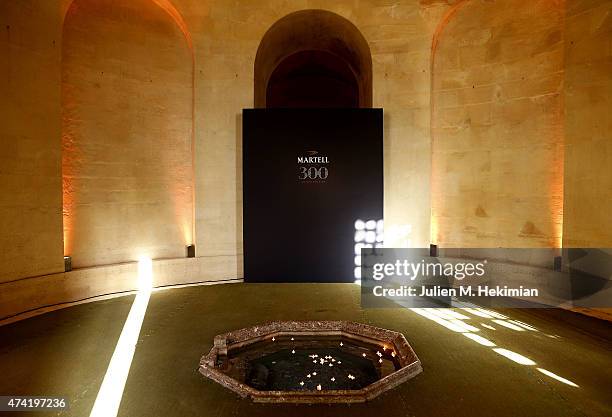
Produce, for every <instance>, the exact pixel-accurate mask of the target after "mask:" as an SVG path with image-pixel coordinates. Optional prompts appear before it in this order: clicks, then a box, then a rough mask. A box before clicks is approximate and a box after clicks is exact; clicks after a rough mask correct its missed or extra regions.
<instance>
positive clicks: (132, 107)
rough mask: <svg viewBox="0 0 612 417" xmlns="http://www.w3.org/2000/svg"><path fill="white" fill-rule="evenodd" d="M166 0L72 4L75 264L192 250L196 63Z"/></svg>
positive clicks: (67, 188)
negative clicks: (188, 248)
mask: <svg viewBox="0 0 612 417" xmlns="http://www.w3.org/2000/svg"><path fill="white" fill-rule="evenodd" d="M167 6H168V2H167V1H161V0H131V1H129V2H116V1H111V0H74V1H73V2H72V3H71V5H70V7H69V9H68V11H67V13H66V17H65V19H64V27H63V41H62V178H63V214H64V251H65V254H66V255H70V256H72V262H73V266H75V267H86V266H92V265H103V264H114V263H120V262H126V261H133V260H137V259H138V258H139V257H140V256H147V257H150V258H175V257H182V256H184V253H185V245H186V244H189V243H192V240H193V236H192V234H193V233H192V229H193V224H192V212H193V174H192V170H193V165H192V134H193V133H192V126H193V56H192V52H191V41H190V39H189V37H188V36H186V34H185V30H186V28H185V27H184V25H181V24H180V22H177V20H176V16H173V14H172V13H170V12H169V11H168V7H167Z"/></svg>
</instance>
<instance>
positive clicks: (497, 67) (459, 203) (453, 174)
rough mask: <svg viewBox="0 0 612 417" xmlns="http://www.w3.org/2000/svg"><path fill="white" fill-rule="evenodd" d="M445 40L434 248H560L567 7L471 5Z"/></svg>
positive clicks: (437, 60)
mask: <svg viewBox="0 0 612 417" xmlns="http://www.w3.org/2000/svg"><path fill="white" fill-rule="evenodd" d="M438 36H439V38H438V39H437V47H436V48H435V50H434V56H433V59H434V61H433V68H434V70H433V81H432V82H433V90H434V93H433V97H432V98H433V101H432V130H433V136H432V148H433V157H432V161H433V162H432V163H433V168H432V223H433V224H432V234H433V236H432V239H433V240H434V241H435V242H436V243H437V244H439V245H440V246H442V247H483V248H486V247H498V246H504V247H525V248H527V247H538V246H542V247H559V246H560V244H561V232H562V230H561V229H562V221H563V219H562V216H563V159H562V158H563V152H562V151H563V117H562V109H563V107H562V106H563V2H560V1H557V0H536V1H533V0H497V1H485V0H470V1H466V2H464V3H463V4H461V5H460V6H459V8H458V9H457V10H456V12H455V14H454V15H453V16H452V18H451V19H450V20H449V21H448V23H447V24H446V25H445V26H443V27H441V29H440V33H439V35H438ZM593 175H595V173H593Z"/></svg>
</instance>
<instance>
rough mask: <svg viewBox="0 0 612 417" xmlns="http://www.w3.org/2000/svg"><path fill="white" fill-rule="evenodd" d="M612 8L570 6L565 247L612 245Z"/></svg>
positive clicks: (600, 2) (598, 3) (591, 1)
mask: <svg viewBox="0 0 612 417" xmlns="http://www.w3.org/2000/svg"><path fill="white" fill-rule="evenodd" d="M611 114H612V2H611V1H609V0H608V1H606V0H588V1H587V0H573V1H568V2H567V16H566V18H565V205H564V206H565V210H564V219H563V245H564V246H565V247H610V246H611V245H612V216H611V215H610V213H611V212H612V116H611Z"/></svg>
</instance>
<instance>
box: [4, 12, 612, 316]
mask: <svg viewBox="0 0 612 417" xmlns="http://www.w3.org/2000/svg"><path fill="white" fill-rule="evenodd" d="M109 5H112V7H107V6H109ZM309 8H310V9H316V8H320V9H326V10H329V11H331V12H333V13H337V14H338V15H340V16H342V17H344V18H346V19H348V20H349V21H351V22H352V23H353V24H354V25H355V26H356V27H357V29H359V31H360V32H361V33H362V34H363V36H364V38H365V39H366V41H367V42H368V46H369V49H370V51H371V53H372V73H373V107H383V108H384V109H385V149H384V152H385V168H384V169H385V172H384V175H385V222H386V231H385V232H386V239H387V242H388V243H389V244H391V245H394V246H398V247H401V246H413V247H418V246H426V245H428V244H429V243H430V242H432V241H433V242H435V243H438V244H440V245H442V246H480V247H492V246H493V247H494V246H518V247H537V246H549V245H554V246H558V245H559V244H560V240H561V236H562V235H561V233H562V232H563V234H564V235H563V236H564V242H565V244H566V245H570V246H572V245H578V246H579V245H585V246H586V245H592V246H609V245H610V243H611V242H612V239H611V235H610V233H611V232H610V230H612V229H611V228H610V223H609V222H610V220H609V216H607V215H606V214H607V213H609V212H610V203H611V201H610V193H609V190H610V188H611V187H610V185H611V181H612V179H611V178H612V173H611V171H610V169H609V165H610V163H609V161H610V143H611V141H610V118H609V116H608V113H609V110H610V106H611V103H610V96H611V95H610V85H611V83H610V73H611V72H612V71H610V48H609V42H610V12H609V10H610V1H609V0H608V1H604V0H588V1H587V0H567V1H566V2H565V3H564V2H562V1H560V0H558V1H557V0H535V1H527V0H495V1H484V0H458V1H455V0H421V1H415V0H402V1H396V2H387V1H381V0H360V1H354V0H337V1H333V2H330V1H327V0H325V1H323V0H295V1H290V2H288V1H285V0H270V1H265V2H264V1H250V0H211V1H194V0H172V1H170V0H134V1H130V2H117V1H111V0H76V3H73V2H72V0H20V1H19V2H15V1H2V2H0V19H1V23H2V24H3V26H2V30H3V31H5V35H4V36H2V38H1V39H0V48H1V49H0V54H1V55H2V58H4V57H7V59H2V63H1V64H0V71H1V73H0V75H1V78H0V87H2V91H3V92H5V91H6V92H7V94H3V95H2V98H0V110H1V111H0V114H1V115H2V116H1V117H2V123H1V124H0V135H1V137H2V152H0V158H1V162H2V164H1V165H0V187H1V188H0V191H1V193H0V194H1V196H0V219H1V220H0V225H1V228H2V229H1V230H2V234H1V236H0V253H1V255H0V282H1V281H13V282H11V283H8V284H6V283H5V284H0V296H1V297H0V299H1V300H8V299H10V304H7V305H9V306H10V308H8V310H10V311H12V312H18V311H20V308H21V307H23V308H22V309H21V311H23V310H24V309H30V308H34V307H35V304H36V302H40V303H43V302H44V303H49V302H61V300H62V299H66V301H74V300H78V299H81V298H85V297H88V296H92V294H94V295H95V294H97V293H99V294H104V293H112V292H116V291H126V290H128V289H130V288H132V289H134V288H135V287H134V285H135V283H134V282H132V281H130V280H129V279H126V276H127V275H125V274H123V273H121V274H119V275H120V276H121V277H122V278H115V272H113V271H115V269H113V268H115V266H112V265H114V264H116V263H118V262H125V261H135V260H136V259H138V257H139V256H141V255H148V256H151V257H154V258H159V257H164V258H165V257H170V258H180V257H183V256H184V245H185V244H187V243H191V242H195V243H196V246H197V256H198V258H197V259H196V260H195V261H193V260H192V261H189V260H185V259H180V261H179V260H177V261H176V262H177V265H179V266H178V267H177V268H176V269H172V273H167V274H165V275H164V277H165V278H164V280H165V281H164V282H171V281H175V282H190V281H192V280H195V281H197V280H199V279H198V277H197V276H199V275H201V276H202V277H203V278H202V279H232V278H240V277H242V263H241V259H242V200H241V198H242V197H241V196H242V184H241V175H242V174H241V136H242V132H241V118H240V114H241V110H242V109H243V108H245V107H246V108H249V107H253V82H254V79H253V77H254V68H253V65H254V60H255V55H256V53H257V49H258V47H259V44H260V41H261V39H262V37H263V36H264V34H265V33H266V31H267V30H268V29H269V28H270V27H271V26H272V25H273V24H274V23H275V22H277V21H278V20H279V19H281V18H282V17H284V16H286V15H288V14H290V13H292V12H295V11H298V10H303V9H309ZM566 11H567V15H565V13H566ZM62 31H64V38H63V39H62ZM572 42H574V43H572ZM432 45H433V48H432ZM62 50H63V51H64V52H63V53H62ZM564 60H565V61H564ZM62 77H63V83H62ZM564 77H565V87H564ZM62 87H63V88H62ZM432 89H433V94H431V92H432ZM564 93H565V94H564ZM62 96H63V99H62ZM564 100H565V117H564V113H563V109H564ZM62 106H63V109H62ZM62 110H63V112H62ZM62 116H63V121H62ZM430 127H431V128H430ZM564 136H565V138H566V141H567V149H566V150H565V163H564V162H563V161H564V160H563V156H564V153H563V139H564ZM192 137H193V140H194V141H193V143H190V141H191V138H192ZM62 141H63V144H64V148H63V149H62ZM191 146H193V148H194V152H193V153H192V151H191ZM62 151H63V152H62ZM62 153H63V154H64V161H63V166H64V191H65V194H64V196H65V197H66V198H65V199H64V203H66V204H64V213H63V214H64V219H63V220H62ZM192 158H193V160H194V165H193V168H194V169H195V176H194V177H192V176H191V175H192V171H191V167H192V165H191V161H192ZM432 163H433V166H432ZM564 169H565V174H564V172H563V170H564ZM564 177H565V194H564V186H563V178H564ZM193 183H195V187H194V189H191V187H192V184H193ZM430 191H431V193H430ZM194 194H195V200H194V199H193V197H194ZM364 197H365V198H367V196H364ZM563 197H565V198H563ZM563 200H564V201H563ZM194 201H195V202H194ZM563 205H565V219H563V208H564V207H563ZM192 216H193V217H192ZM192 219H194V220H193V224H192ZM430 220H431V222H430ZM562 222H563V223H562ZM62 225H63V227H64V231H65V232H66V235H65V238H64V236H63V234H62ZM562 226H563V227H562ZM562 228H563V230H561V229H562ZM193 230H195V232H193ZM63 246H65V249H66V253H67V254H70V255H72V256H73V260H74V264H75V266H77V267H84V266H91V265H109V264H111V265H110V266H104V267H103V268H104V270H105V271H107V272H108V273H100V269H99V268H88V269H83V270H81V271H75V272H78V273H74V274H64V273H61V271H62V269H63V265H62V254H63V253H62V247H63ZM185 265H199V266H198V268H196V269H189V267H187V266H185ZM211 265H212V266H211ZM194 271H195V272H194ZM122 274H123V275H122ZM173 274H174V275H173ZM35 276H42V277H38V278H32V277H35ZM171 276H174V278H172V277H171ZM77 278H78V280H77ZM51 288H52V289H53V291H51V292H50V293H49V294H47V293H46V292H47V291H50V289H51ZM47 295H48V296H47ZM3 297H4V298H3ZM7 297H8V298H7ZM19 299H23V300H24V302H23V305H22V306H21V307H20V303H19ZM8 310H7V309H5V310H3V314H8V312H7V311H8Z"/></svg>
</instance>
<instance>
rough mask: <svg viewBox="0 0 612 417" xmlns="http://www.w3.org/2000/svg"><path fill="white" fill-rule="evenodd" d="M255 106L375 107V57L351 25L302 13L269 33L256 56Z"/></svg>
mask: <svg viewBox="0 0 612 417" xmlns="http://www.w3.org/2000/svg"><path fill="white" fill-rule="evenodd" d="M254 81H255V91H254V94H255V107H257V108H263V107H371V106H372V58H371V55H370V49H369V46H368V43H367V42H366V40H365V38H364V37H363V36H362V34H361V33H360V32H359V30H358V29H357V28H356V27H355V25H353V24H352V23H351V22H350V21H348V20H347V19H345V18H343V17H342V16H339V15H337V14H335V13H332V12H328V11H325V10H302V11H299V12H295V13H291V14H289V15H287V16H285V17H283V18H282V19H280V20H279V21H277V22H276V23H275V24H274V25H272V27H271V28H270V29H269V30H268V31H267V32H266V34H265V35H264V37H263V39H262V40H261V43H260V45H259V49H258V50H257V56H256V58H255V74H254Z"/></svg>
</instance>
